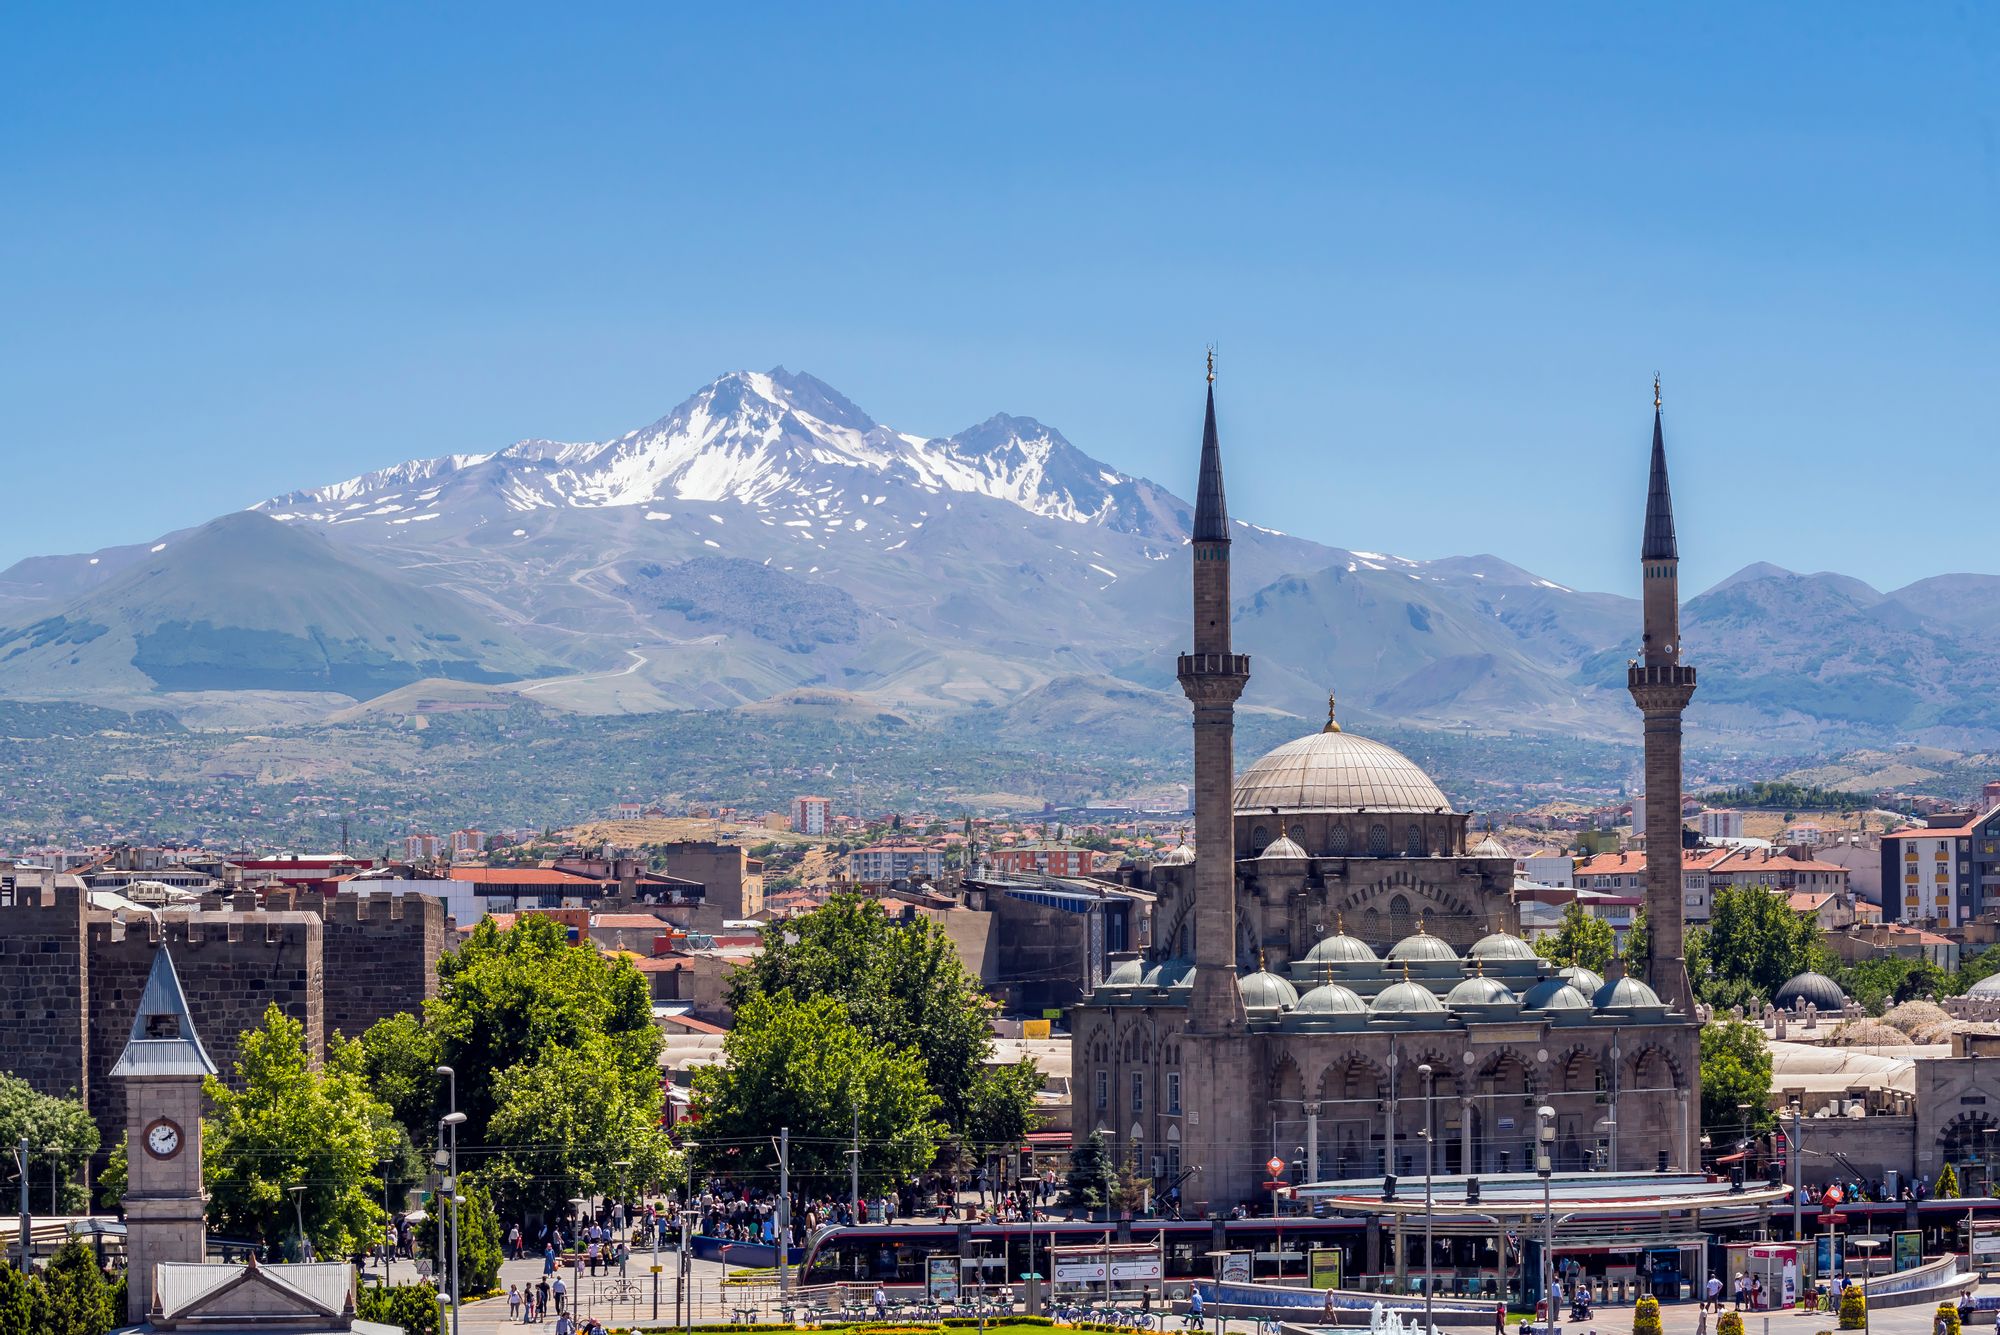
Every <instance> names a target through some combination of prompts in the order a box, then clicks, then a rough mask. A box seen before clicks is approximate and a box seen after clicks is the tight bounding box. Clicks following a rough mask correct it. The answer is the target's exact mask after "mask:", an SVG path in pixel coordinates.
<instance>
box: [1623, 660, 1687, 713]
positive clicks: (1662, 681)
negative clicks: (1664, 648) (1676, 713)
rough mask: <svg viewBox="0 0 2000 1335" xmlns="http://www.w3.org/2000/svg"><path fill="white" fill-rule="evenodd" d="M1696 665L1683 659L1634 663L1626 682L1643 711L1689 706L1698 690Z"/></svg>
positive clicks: (1628, 670) (1627, 674) (1629, 669)
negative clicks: (1688, 703) (1674, 661)
mask: <svg viewBox="0 0 2000 1335" xmlns="http://www.w3.org/2000/svg"><path fill="white" fill-rule="evenodd" d="M1694 685H1695V678H1694V669H1693V668H1691V667H1688V666H1687V665H1686V664H1683V663H1634V664H1632V665H1631V666H1630V667H1629V668H1627V669H1626V673H1625V686H1626V689H1627V690H1629V691H1630V692H1631V693H1632V699H1633V701H1634V702H1635V703H1637V704H1638V706H1639V708H1640V709H1641V710H1643V711H1647V712H1651V711H1654V710H1665V709H1685V708H1686V707H1687V702H1688V697H1689V696H1691V695H1693V694H1694Z"/></svg>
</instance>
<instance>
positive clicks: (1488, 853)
mask: <svg viewBox="0 0 2000 1335" xmlns="http://www.w3.org/2000/svg"><path fill="white" fill-rule="evenodd" d="M1466 856H1467V857H1474V858H1508V859H1512V858H1513V856H1514V855H1513V854H1512V853H1509V852H1508V851H1507V846H1506V845H1505V844H1503V843H1501V842H1500V841H1499V840H1498V839H1495V838H1494V837H1493V836H1492V835H1490V834H1489V835H1487V836H1486V837H1485V838H1484V839H1481V840H1480V841H1479V842H1478V843H1476V844H1474V845H1473V846H1472V851H1471V852H1469V853H1467V854H1466Z"/></svg>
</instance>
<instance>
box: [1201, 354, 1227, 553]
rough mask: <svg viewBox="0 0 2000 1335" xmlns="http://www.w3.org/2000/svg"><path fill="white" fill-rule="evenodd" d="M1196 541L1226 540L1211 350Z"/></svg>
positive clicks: (1224, 504) (1213, 361) (1225, 505)
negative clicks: (1216, 434) (1216, 433)
mask: <svg viewBox="0 0 2000 1335" xmlns="http://www.w3.org/2000/svg"><path fill="white" fill-rule="evenodd" d="M1193 538H1194V540H1195V541H1196V542H1228V541H1229V502H1228V501H1227V500H1226V499H1225V498H1224V497H1223V494H1222V446H1221V444H1220V443H1219V442H1218V441H1217V440H1216V436H1215V349H1213V348H1210V349H1209V350H1208V416H1207V418H1206V419H1205V420H1204V421H1203V422H1202V424H1201V478H1200V480H1199V481H1198V482H1197V483H1196V484H1195V492H1194V533H1193Z"/></svg>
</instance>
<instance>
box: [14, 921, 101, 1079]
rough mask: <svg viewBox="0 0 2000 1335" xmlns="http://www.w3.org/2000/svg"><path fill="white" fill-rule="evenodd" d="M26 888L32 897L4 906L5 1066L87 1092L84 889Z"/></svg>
mask: <svg viewBox="0 0 2000 1335" xmlns="http://www.w3.org/2000/svg"><path fill="white" fill-rule="evenodd" d="M20 893H21V896H22V899H23V900H24V901H29V902H23V903H19V904H10V905H0V1071H6V1072H8V1073H9V1074H12V1075H16V1076H19V1077H20V1078H21V1079H23V1080H26V1081H27V1082H28V1083H29V1084H30V1085H32V1086H33V1087H34V1088H35V1090H36V1091H37V1092H38V1093H42V1094H53V1095H56V1096H58V1097H65V1096H72V1095H73V1096H77V1097H83V1098H88V1096H89V1093H90V1079H89V1070H88V1066H87V1064H86V1062H85V1060H84V1052H85V1040H86V1037H87V1031H88V1024H87V1021H86V1020H85V1018H84V1017H85V1007H84V996H85V980H86V978H87V976H88V975H87V969H88V963H87V961H86V960H85V958H84V897H83V892H82V891H80V890H76V889H63V888H55V889H52V890H32V891H30V890H23V891H21V892H20Z"/></svg>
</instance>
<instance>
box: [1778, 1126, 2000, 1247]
mask: <svg viewBox="0 0 2000 1335" xmlns="http://www.w3.org/2000/svg"><path fill="white" fill-rule="evenodd" d="M1799 1113H1800V1106H1799V1105H1798V1104H1797V1103H1794V1104H1793V1105H1792V1241H1793V1242H1803V1241H1805V1236H1806V1235H1805V1232H1804V1228H1805V1224H1804V1220H1803V1215H1804V1211H1805V1207H1804V1206H1803V1205H1802V1204H1800V1202H1799V1192H1800V1178H1799V1161H1800V1160H1801V1159H1803V1158H1804V1157H1805V1146H1804V1143H1803V1141H1802V1140H1801V1138H1800V1136H1801V1128H1800V1126H1799ZM1967 1246H1968V1247H1969V1246H1970V1244H1969V1243H1968V1244H1967ZM1967 1255H1968V1256H1969V1255H1970V1252H1968V1253H1967Z"/></svg>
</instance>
